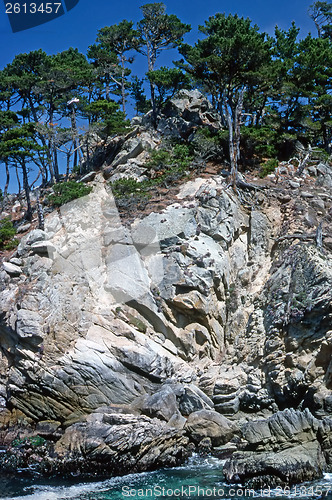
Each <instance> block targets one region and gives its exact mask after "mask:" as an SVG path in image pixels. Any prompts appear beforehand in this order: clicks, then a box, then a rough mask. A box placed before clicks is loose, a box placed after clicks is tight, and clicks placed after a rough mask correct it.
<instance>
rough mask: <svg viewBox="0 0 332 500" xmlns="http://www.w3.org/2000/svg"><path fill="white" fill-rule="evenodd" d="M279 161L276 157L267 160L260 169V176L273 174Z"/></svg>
mask: <svg viewBox="0 0 332 500" xmlns="http://www.w3.org/2000/svg"><path fill="white" fill-rule="evenodd" d="M278 164H279V162H278V160H277V159H276V158H270V159H269V160H267V161H266V162H265V163H264V164H263V165H262V166H261V169H260V173H259V177H261V178H263V177H266V176H267V175H269V174H272V173H273V172H274V171H275V169H276V168H277V166H278Z"/></svg>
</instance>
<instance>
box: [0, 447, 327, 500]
mask: <svg viewBox="0 0 332 500" xmlns="http://www.w3.org/2000/svg"><path fill="white" fill-rule="evenodd" d="M222 466H223V461H222V460H219V459H217V458H214V457H207V458H203V457H199V456H193V457H192V458H191V459H190V460H189V461H188V462H187V463H186V464H185V465H183V466H181V467H174V468H171V469H162V470H159V471H155V472H145V473H141V474H129V475H126V476H122V477H114V478H110V479H106V480H103V481H84V482H83V481H80V480H79V478H73V479H72V480H62V481H61V480H59V479H47V480H45V479H42V478H39V477H36V478H34V479H33V480H31V479H26V478H20V477H17V478H15V479H10V480H9V479H3V478H2V479H0V498H2V499H6V500H13V499H17V500H19V499H21V500H23V499H24V500H63V499H71V500H119V499H121V500H125V499H158V498H160V499H174V500H178V499H186V498H187V499H188V498H190V499H191V500H199V499H209V498H213V499H219V500H224V499H225V500H241V499H243V500H245V499H247V498H255V499H266V498H274V499H286V498H297V499H299V500H304V499H306V500H308V499H314V498H315V499H318V498H325V499H326V500H332V474H325V475H324V478H323V479H322V480H320V481H315V482H312V483H304V484H301V485H298V486H296V487H292V488H275V489H270V488H266V489H264V490H256V491H254V490H252V489H248V488H247V489H246V488H242V487H241V486H239V485H226V484H225V482H224V478H223V475H222Z"/></svg>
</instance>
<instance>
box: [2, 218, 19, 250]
mask: <svg viewBox="0 0 332 500" xmlns="http://www.w3.org/2000/svg"><path fill="white" fill-rule="evenodd" d="M15 234H16V229H15V227H14V226H13V223H12V221H11V220H10V219H9V217H5V218H4V219H2V220H0V249H4V250H11V249H12V248H15V247H16V246H17V244H18V240H17V239H15V238H14V236H15Z"/></svg>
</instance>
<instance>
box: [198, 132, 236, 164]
mask: <svg viewBox="0 0 332 500" xmlns="http://www.w3.org/2000/svg"><path fill="white" fill-rule="evenodd" d="M227 138H228V134H227V133H226V134H225V132H224V131H218V132H216V133H214V132H211V130H209V129H208V128H207V127H202V128H200V129H198V130H197V132H196V134H195V136H194V138H193V140H192V141H191V143H190V147H191V149H192V150H193V152H194V154H195V156H198V157H199V158H202V159H203V160H212V161H221V160H223V159H224V157H225V155H224V149H226V148H227Z"/></svg>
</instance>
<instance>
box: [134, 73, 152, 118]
mask: <svg viewBox="0 0 332 500" xmlns="http://www.w3.org/2000/svg"><path fill="white" fill-rule="evenodd" d="M143 81H144V80H143V79H140V78H138V77H137V76H134V77H133V78H132V81H131V86H130V95H131V96H132V98H133V99H134V101H135V108H136V113H137V114H138V113H147V112H148V111H149V110H150V109H151V102H150V100H149V99H147V98H146V95H145V92H144V90H143Z"/></svg>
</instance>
